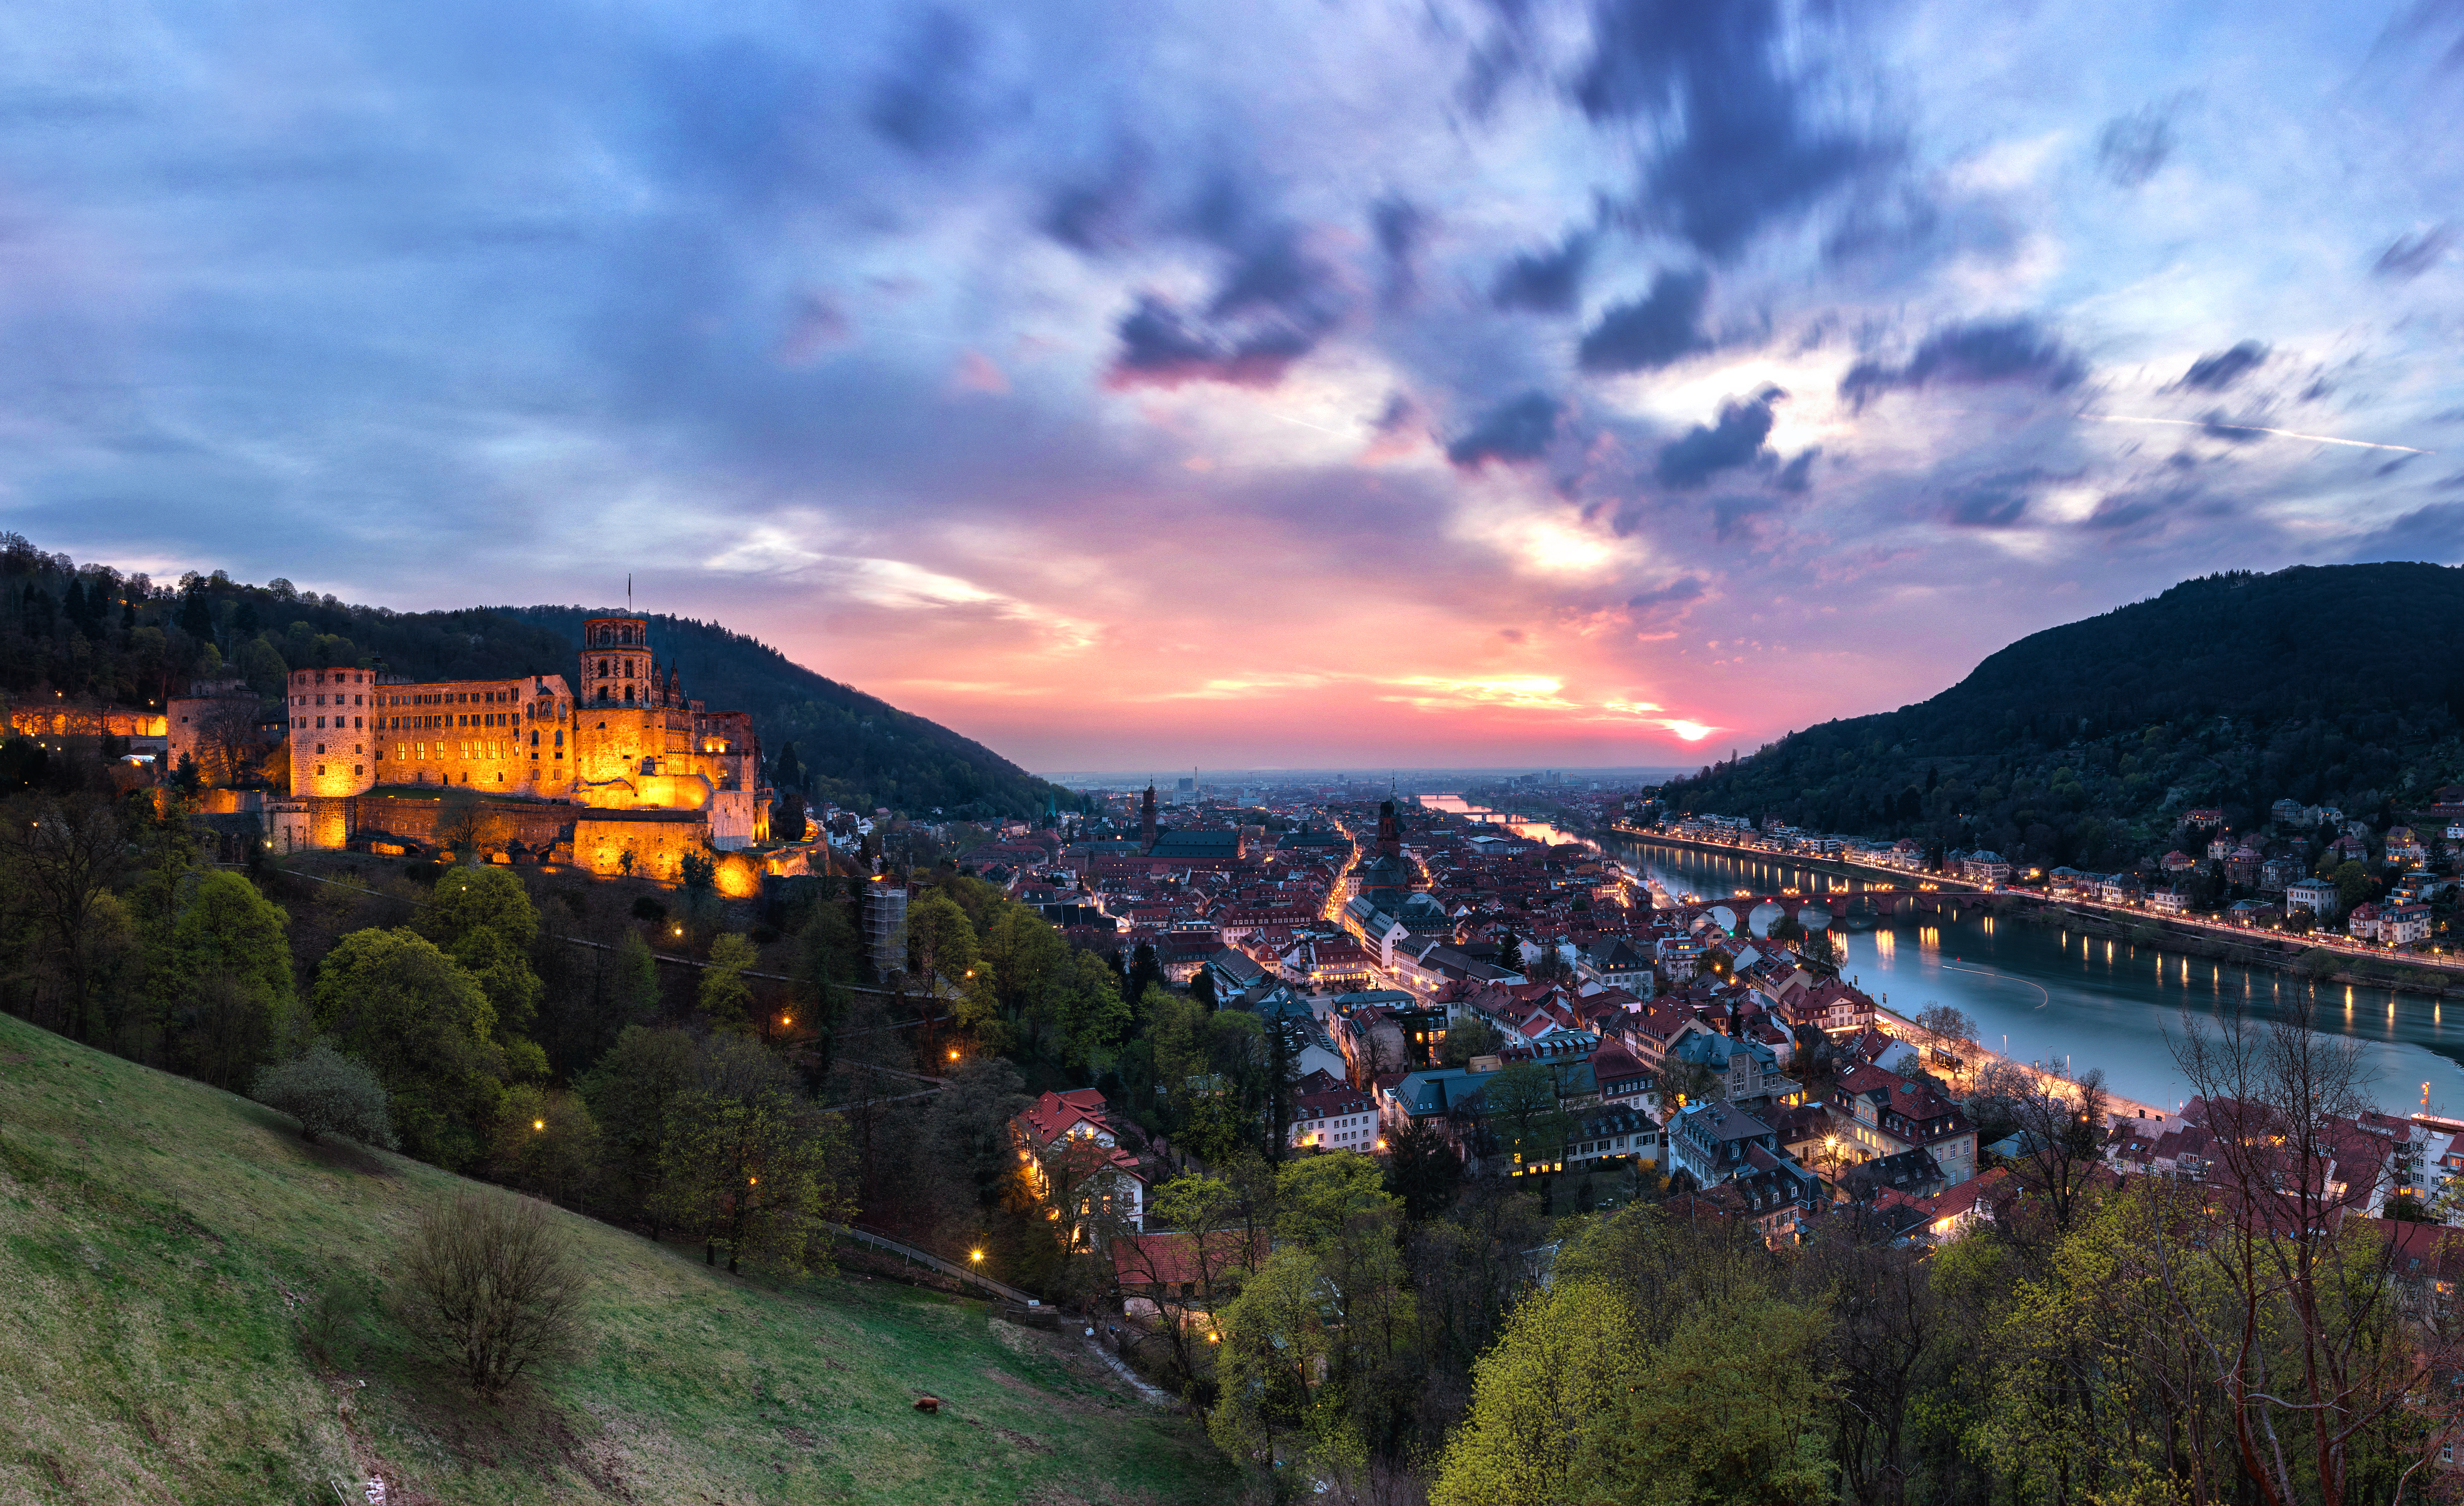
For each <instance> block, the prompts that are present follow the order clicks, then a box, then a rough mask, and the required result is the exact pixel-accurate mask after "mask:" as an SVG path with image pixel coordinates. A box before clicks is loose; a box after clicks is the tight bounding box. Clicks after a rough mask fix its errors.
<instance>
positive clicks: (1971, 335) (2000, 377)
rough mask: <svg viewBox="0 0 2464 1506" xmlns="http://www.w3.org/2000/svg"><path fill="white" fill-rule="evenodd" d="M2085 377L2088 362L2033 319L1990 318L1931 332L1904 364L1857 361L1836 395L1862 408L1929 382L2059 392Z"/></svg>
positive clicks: (2076, 384)
mask: <svg viewBox="0 0 2464 1506" xmlns="http://www.w3.org/2000/svg"><path fill="white" fill-rule="evenodd" d="M2086 375H2087V364H2086V363H2085V362H2083V361H2081V360H2080V359H2079V357H2078V356H2077V355H2076V354H2074V353H2073V352H2072V351H2071V350H2070V349H2069V348H2068V347H2067V346H2065V345H2064V344H2063V343H2061V342H2060V341H2059V340H2057V339H2055V338H2054V337H2053V336H2052V335H2049V334H2047V333H2046V332H2045V331H2044V330H2042V329H2040V328H2038V327H2037V325H2036V323H2035V321H2034V320H2028V319H2009V320H1988V321H1976V322H1973V323H1967V324H1953V325H1950V326H1949V327H1947V328H1945V329H1939V330H1936V331H1934V332H1933V333H1932V334H1930V335H1928V336H1926V337H1925V343H1922V344H1920V345H1918V346H1917V349H1916V354H1915V355H1913V356H1911V357H1909V358H1908V363H1907V365H1902V366H1893V365H1887V364H1885V363H1882V362H1879V361H1859V363H1857V364H1856V365H1853V366H1851V367H1849V368H1848V374H1847V375H1846V376H1844V377H1841V378H1840V379H1839V395H1840V396H1841V397H1844V398H1847V399H1849V400H1850V401H1851V402H1852V403H1854V404H1855V405H1856V406H1857V407H1859V408H1862V407H1864V406H1865V405H1866V404H1867V403H1868V402H1871V401H1872V400H1873V399H1874V398H1876V397H1879V396H1881V394H1882V393H1884V392H1887V391H1890V390H1891V389H1893V388H1921V387H1924V386H1925V385H1927V384H1928V383H1933V382H1943V383H1948V384H1951V385H1954V386H1962V387H1969V386H1978V385H1981V384H1984V383H1989V382H2023V383H2027V384H2029V385H2031V386H2036V387H2042V388H2045V389H2046V390H2047V391H2049V392H2059V391H2062V390H2065V389H2066V388H2073V387H2076V386H2078V385H2079V382H2080V381H2081V380H2082V379H2084V378H2085V377H2086Z"/></svg>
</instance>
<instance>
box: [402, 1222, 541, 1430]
mask: <svg viewBox="0 0 2464 1506" xmlns="http://www.w3.org/2000/svg"><path fill="white" fill-rule="evenodd" d="M402 1272H403V1286H402V1294H401V1296H400V1298H399V1302H398V1306H399V1310H400V1312H401V1314H402V1318H403V1322H404V1325H405V1326H406V1327H407V1328H408V1329H409V1330H410V1333H411V1337H412V1338H413V1339H414V1340H416V1341H417V1342H418V1343H419V1345H420V1347H422V1348H423V1349H425V1350H427V1351H428V1352H429V1354H431V1355H433V1356H435V1357H436V1359H438V1360H439V1361H441V1362H444V1363H445V1364H446V1365H448V1366H449V1367H451V1369H452V1371H453V1372H454V1374H456V1375H457V1376H459V1377H461V1379H462V1381H463V1382H464V1384H468V1385H469V1386H470V1387H471V1389H472V1390H473V1391H476V1392H477V1393H478V1394H479V1395H480V1396H482V1397H484V1398H489V1399H494V1398H495V1397H496V1396H498V1395H500V1394H502V1393H503V1391H504V1389H505V1387H507V1386H509V1385H511V1384H514V1382H515V1381H517V1380H518V1379H520V1377H521V1376H522V1374H523V1373H524V1372H525V1371H528V1370H531V1369H533V1368H536V1367H539V1366H541V1365H545V1364H549V1363H553V1362H556V1361H558V1360H561V1359H565V1358H568V1357H570V1356H571V1355H572V1354H573V1353H574V1352H575V1351H576V1349H577V1348H578V1346H579V1344H580V1342H581V1339H582V1298H583V1286H584V1281H583V1273H582V1268H581V1265H580V1263H579V1262H577V1261H576V1260H575V1259H574V1258H573V1255H572V1253H571V1252H570V1251H568V1250H567V1249H566V1248H565V1244H564V1240H563V1238H562V1236H561V1233H560V1231H559V1230H558V1229H557V1227H556V1220H555V1218H554V1217H553V1216H552V1215H551V1214H550V1212H549V1211H548V1208H547V1206H546V1205H545V1204H543V1203H539V1202H535V1201H533V1200H531V1199H529V1198H519V1197H514V1196H512V1195H510V1194H508V1193H502V1192H466V1193H464V1194H462V1195H461V1196H460V1197H457V1198H455V1199H454V1200H453V1201H452V1202H451V1203H448V1204H445V1205H443V1206H441V1207H430V1208H429V1211H428V1212H427V1213H426V1214H425V1215H424V1216H423V1217H422V1218H421V1219H420V1222H419V1229H418V1231H417V1232H416V1233H414V1234H413V1235H412V1236H411V1240H410V1244H409V1247H408V1248H407V1250H405V1251H404V1252H403V1261H402Z"/></svg>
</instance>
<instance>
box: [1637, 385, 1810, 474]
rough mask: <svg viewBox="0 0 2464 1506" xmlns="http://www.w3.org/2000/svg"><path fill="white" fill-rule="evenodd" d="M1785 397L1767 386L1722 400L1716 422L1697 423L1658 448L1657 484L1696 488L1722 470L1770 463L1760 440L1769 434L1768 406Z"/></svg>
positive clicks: (1769, 455) (1779, 391) (1769, 453)
mask: <svg viewBox="0 0 2464 1506" xmlns="http://www.w3.org/2000/svg"><path fill="white" fill-rule="evenodd" d="M1786 396H1788V394H1787V393H1785V392H1783V391H1781V390H1780V389H1779V388H1775V387H1767V388H1763V389H1762V390H1761V391H1759V392H1757V393H1755V394H1754V395H1753V396H1752V397H1750V398H1747V399H1744V400H1742V401H1740V400H1737V399H1733V398H1732V399H1730V400H1729V401H1727V402H1725V403H1722V404H1721V405H1720V421H1719V422H1718V423H1717V424H1716V425H1704V424H1696V425H1695V426H1694V427H1693V429H1692V430H1690V431H1688V432H1686V434H1685V436H1684V437H1683V438H1682V439H1676V440H1672V441H1670V442H1669V443H1667V444H1665V445H1662V446H1661V450H1660V465H1659V467H1658V469H1657V471H1656V472H1655V473H1654V474H1655V475H1656V476H1658V477H1659V479H1660V483H1661V485H1662V486H1675V487H1689V488H1690V487H1697V486H1701V485H1703V484H1704V483H1705V482H1707V481H1709V480H1710V479H1711V477H1713V476H1717V475H1719V474H1720V473H1721V472H1723V471H1733V470H1735V469H1737V468H1738V467H1739V466H1747V465H1754V464H1757V463H1763V464H1768V463H1770V462H1771V460H1773V459H1774V458H1775V456H1773V455H1772V454H1771V451H1769V450H1767V449H1765V448H1764V447H1763V441H1764V440H1765V439H1768V438H1770V437H1771V405H1772V404H1773V403H1775V402H1778V401H1779V400H1780V399H1782V398H1784V397H1786Z"/></svg>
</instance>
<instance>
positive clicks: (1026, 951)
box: [981, 900, 1074, 1051]
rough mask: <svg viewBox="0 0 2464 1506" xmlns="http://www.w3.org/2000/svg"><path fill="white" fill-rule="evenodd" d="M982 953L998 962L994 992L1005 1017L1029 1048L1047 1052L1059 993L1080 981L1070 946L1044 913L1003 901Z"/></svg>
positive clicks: (994, 966) (994, 968) (994, 964)
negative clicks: (1074, 971)
mask: <svg viewBox="0 0 2464 1506" xmlns="http://www.w3.org/2000/svg"><path fill="white" fill-rule="evenodd" d="M981 957H982V960H983V961H984V962H986V963H991V964H992V977H993V988H992V992H993V997H994V998H995V1000H996V1001H997V1002H998V1004H999V1007H1000V1008H1001V1017H1002V1019H1004V1020H1005V1021H1007V1022H1008V1024H1009V1026H1010V1028H1011V1029H1012V1030H1014V1031H1016V1032H1017V1034H1018V1039H1019V1040H1020V1042H1021V1044H1023V1046H1024V1047H1025V1048H1026V1049H1027V1050H1029V1051H1041V1050H1043V1048H1044V1035H1045V1029H1046V1028H1047V1027H1048V1026H1050V1025H1052V1024H1053V1023H1054V1015H1055V1014H1056V1012H1057V1010H1056V1008H1055V1006H1056V1004H1057V1003H1058V996H1059V994H1060V993H1061V991H1062V990H1063V988H1064V987H1066V986H1067V983H1068V982H1072V981H1074V975H1073V974H1072V972H1071V969H1070V960H1069V947H1068V944H1067V942H1065V941H1062V939H1061V933H1060V932H1059V931H1056V930H1054V929H1053V928H1052V922H1050V921H1049V920H1046V919H1044V917H1042V916H1040V915H1038V914H1036V913H1035V912H1034V911H1032V910H1030V909H1028V908H1027V907H1026V906H1024V905H1022V904H1013V903H1010V902H1009V901H1007V900H1001V901H998V902H997V913H996V914H995V915H994V916H993V918H992V924H991V925H990V926H988V927H987V928H986V929H985V931H984V933H983V947H982V952H981Z"/></svg>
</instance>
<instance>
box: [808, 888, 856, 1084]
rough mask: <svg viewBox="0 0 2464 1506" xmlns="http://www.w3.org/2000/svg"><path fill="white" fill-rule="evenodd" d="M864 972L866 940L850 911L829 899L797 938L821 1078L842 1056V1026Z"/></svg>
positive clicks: (825, 900) (816, 911)
mask: <svg viewBox="0 0 2464 1506" xmlns="http://www.w3.org/2000/svg"><path fill="white" fill-rule="evenodd" d="M863 968H864V938H863V936H862V935H861V934H859V933H858V932H857V930H856V927H855V921H854V920H853V919H851V918H850V917H849V916H848V914H847V906H846V905H844V904H841V903H839V902H838V901H836V900H833V899H828V898H825V899H824V900H823V901H822V902H821V903H819V904H817V905H815V906H813V913H812V915H811V916H810V917H808V918H807V919H805V921H804V927H803V930H802V931H800V932H799V933H797V937H796V970H797V979H798V983H799V985H800V988H801V991H802V994H803V1007H804V1020H805V1022H806V1023H807V1024H808V1025H810V1026H811V1027H812V1032H811V1039H812V1041H813V1052H814V1054H815V1055H816V1056H817V1057H818V1058H819V1061H818V1064H817V1069H816V1071H817V1074H825V1073H827V1072H828V1071H829V1069H830V1061H831V1058H832V1057H833V1056H835V1055H836V1054H837V1047H838V1028H839V1022H840V1021H841V1020H843V1019H845V1018H846V1017H847V1004H848V1001H849V1000H850V999H852V998H853V997H854V996H853V994H851V993H850V992H849V991H848V990H849V989H850V988H851V987H852V986H853V985H854V983H855V981H856V979H857V977H858V976H859V975H860V974H861V973H862V971H863Z"/></svg>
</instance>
